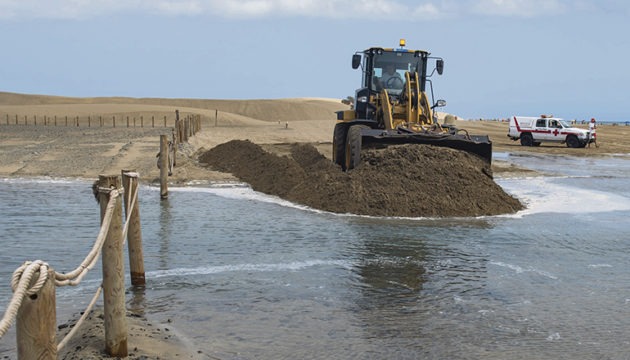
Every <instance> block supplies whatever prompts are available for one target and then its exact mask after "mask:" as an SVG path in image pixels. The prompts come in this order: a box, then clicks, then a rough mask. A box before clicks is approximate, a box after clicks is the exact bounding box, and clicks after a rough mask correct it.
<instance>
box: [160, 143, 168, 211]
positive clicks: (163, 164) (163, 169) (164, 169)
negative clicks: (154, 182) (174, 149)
mask: <svg viewBox="0 0 630 360" xmlns="http://www.w3.org/2000/svg"><path fill="white" fill-rule="evenodd" d="M167 177H168V138H167V137H166V135H160V198H162V199H166V198H168V182H167Z"/></svg>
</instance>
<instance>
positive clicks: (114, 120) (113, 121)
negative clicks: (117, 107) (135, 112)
mask: <svg viewBox="0 0 630 360" xmlns="http://www.w3.org/2000/svg"><path fill="white" fill-rule="evenodd" d="M112 126H113V127H116V115H114V116H112Z"/></svg>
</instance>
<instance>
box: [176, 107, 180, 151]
mask: <svg viewBox="0 0 630 360" xmlns="http://www.w3.org/2000/svg"><path fill="white" fill-rule="evenodd" d="M175 136H176V137H177V142H178V143H179V142H181V138H180V135H179V110H175Z"/></svg>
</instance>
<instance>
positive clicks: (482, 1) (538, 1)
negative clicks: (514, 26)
mask: <svg viewBox="0 0 630 360" xmlns="http://www.w3.org/2000/svg"><path fill="white" fill-rule="evenodd" d="M568 8H569V6H568V5H566V4H565V3H564V2H563V1H559V0H478V1H475V2H474V3H473V4H472V6H471V12H473V13H478V14H483V15H498V16H518V17H534V16H540V15H543V16H549V15H556V14H561V13H564V12H566V11H567V10H568Z"/></svg>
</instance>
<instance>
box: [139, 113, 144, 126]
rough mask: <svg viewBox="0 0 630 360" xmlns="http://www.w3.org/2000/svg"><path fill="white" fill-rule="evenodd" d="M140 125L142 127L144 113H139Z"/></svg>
mask: <svg viewBox="0 0 630 360" xmlns="http://www.w3.org/2000/svg"><path fill="white" fill-rule="evenodd" d="M140 127H141V128H143V127H144V115H140Z"/></svg>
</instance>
